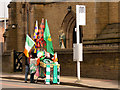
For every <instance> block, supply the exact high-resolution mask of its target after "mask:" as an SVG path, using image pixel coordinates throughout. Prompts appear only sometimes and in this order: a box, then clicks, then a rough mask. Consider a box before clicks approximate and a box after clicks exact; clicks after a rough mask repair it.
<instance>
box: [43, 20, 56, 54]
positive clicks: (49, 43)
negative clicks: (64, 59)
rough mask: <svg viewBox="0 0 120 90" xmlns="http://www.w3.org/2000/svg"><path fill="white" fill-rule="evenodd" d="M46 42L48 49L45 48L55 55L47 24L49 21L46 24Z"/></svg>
mask: <svg viewBox="0 0 120 90" xmlns="http://www.w3.org/2000/svg"><path fill="white" fill-rule="evenodd" d="M44 40H45V41H46V47H45V49H46V51H47V52H49V53H50V54H52V55H54V50H53V45H52V39H51V35H50V31H49V27H48V24H47V20H46V22H45V31H44Z"/></svg>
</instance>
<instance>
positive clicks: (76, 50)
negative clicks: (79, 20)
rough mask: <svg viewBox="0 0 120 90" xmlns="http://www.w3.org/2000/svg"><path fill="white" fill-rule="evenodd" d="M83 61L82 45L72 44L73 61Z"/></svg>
mask: <svg viewBox="0 0 120 90" xmlns="http://www.w3.org/2000/svg"><path fill="white" fill-rule="evenodd" d="M77 60H78V61H83V47H82V43H80V44H73V61H77Z"/></svg>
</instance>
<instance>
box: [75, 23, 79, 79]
mask: <svg viewBox="0 0 120 90" xmlns="http://www.w3.org/2000/svg"><path fill="white" fill-rule="evenodd" d="M76 25H77V26H76V27H77V44H79V41H80V40H79V39H80V34H79V25H78V23H77V24H76ZM77 77H78V80H80V61H79V60H77Z"/></svg>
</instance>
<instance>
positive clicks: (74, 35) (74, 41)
mask: <svg viewBox="0 0 120 90" xmlns="http://www.w3.org/2000/svg"><path fill="white" fill-rule="evenodd" d="M75 28H76V26H74V28H73V43H77V38H76V31H75Z"/></svg>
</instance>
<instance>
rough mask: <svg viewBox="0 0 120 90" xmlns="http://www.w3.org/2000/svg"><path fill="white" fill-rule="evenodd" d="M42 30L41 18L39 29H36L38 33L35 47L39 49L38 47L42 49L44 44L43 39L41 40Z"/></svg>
mask: <svg viewBox="0 0 120 90" xmlns="http://www.w3.org/2000/svg"><path fill="white" fill-rule="evenodd" d="M44 29H45V25H44V19H43V18H42V22H41V25H40V28H39V29H38V33H37V39H36V44H37V47H40V46H41V47H43V45H44V43H45V41H44V38H43V34H44Z"/></svg>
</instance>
